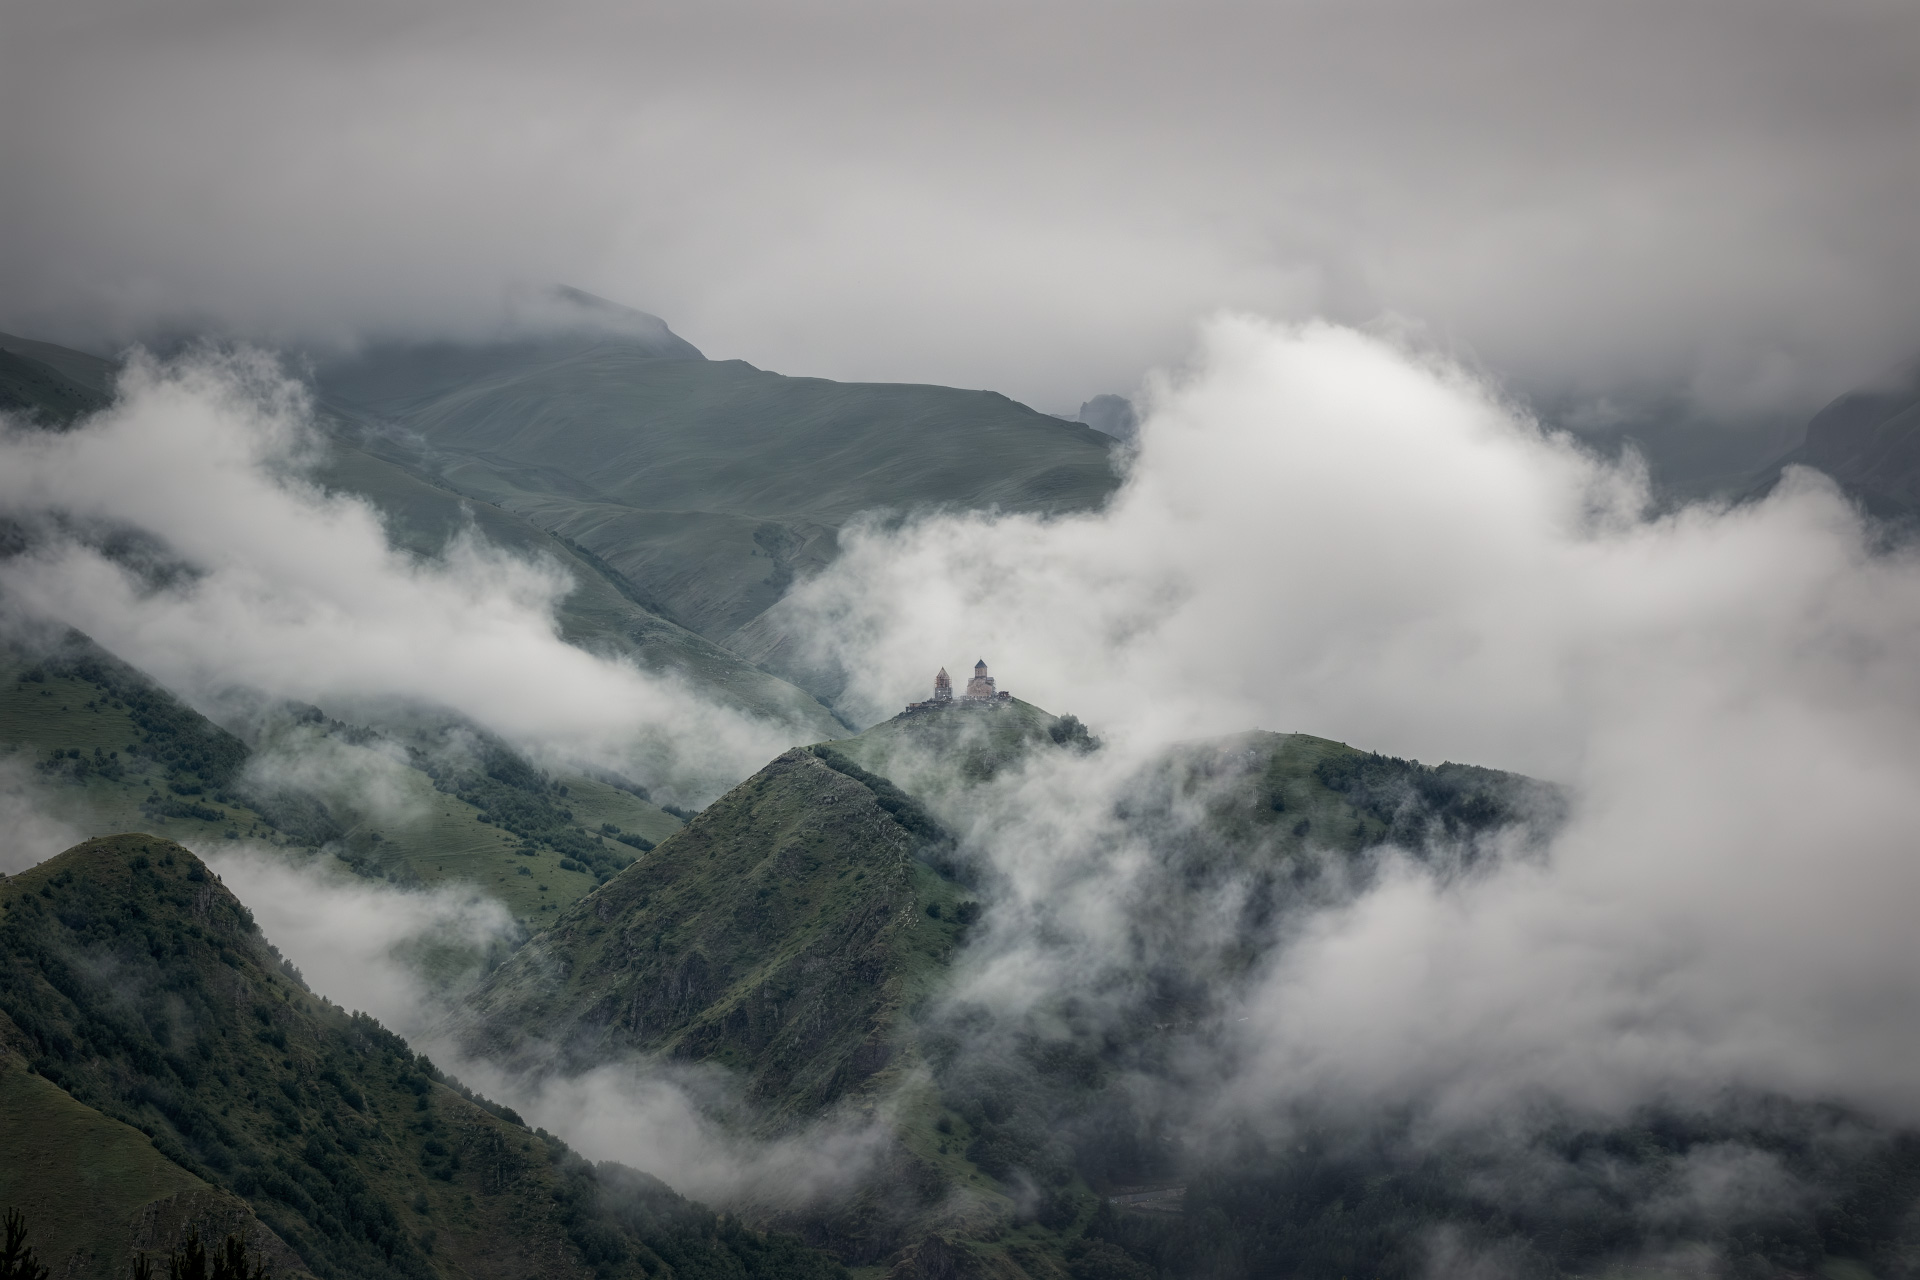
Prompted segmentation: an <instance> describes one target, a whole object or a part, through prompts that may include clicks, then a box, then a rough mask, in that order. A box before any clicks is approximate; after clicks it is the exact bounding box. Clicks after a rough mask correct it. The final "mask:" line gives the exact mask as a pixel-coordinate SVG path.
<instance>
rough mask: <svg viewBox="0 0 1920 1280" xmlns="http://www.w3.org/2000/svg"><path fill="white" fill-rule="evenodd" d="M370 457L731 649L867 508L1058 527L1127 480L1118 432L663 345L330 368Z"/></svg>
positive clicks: (332, 398)
mask: <svg viewBox="0 0 1920 1280" xmlns="http://www.w3.org/2000/svg"><path fill="white" fill-rule="evenodd" d="M319 387H320V390H321V393H322V397H323V400H324V402H325V403H326V404H327V405H328V406H329V408H331V409H333V410H334V411H336V412H338V413H340V414H341V415H342V416H343V417H346V418H348V419H351V420H353V421H356V422H358V423H360V424H362V425H363V427H365V428H368V429H369V435H368V440H369V445H368V447H369V448H378V449H379V450H380V451H381V453H382V455H383V456H385V457H388V458H390V459H393V460H397V461H402V462H404V463H406V464H407V465H408V466H410V467H414V468H417V469H419V470H420V471H422V472H423V473H425V474H429V475H431V476H433V477H434V478H435V479H436V480H437V481H441V482H444V483H446V484H448V485H450V486H451V487H453V488H455V489H457V490H459V491H460V492H462V493H466V494H470V495H472V496H474V497H477V498H480V499H483V500H485V501H488V502H491V503H494V504H496V505H498V506H500V507H502V508H504V509H506V510H508V511H510V512H513V513H515V514H518V515H523V516H525V517H527V518H528V519H531V520H532V521H534V522H535V523H536V524H538V525H539V526H540V527H541V528H543V529H546V530H549V531H551V532H552V533H554V534H556V535H558V536H560V537H562V538H564V539H565V540H566V541H567V542H568V543H569V544H570V545H572V546H575V547H578V548H580V549H581V550H583V551H584V552H586V553H589V554H591V555H593V556H594V557H596V558H597V561H598V562H600V563H604V564H606V565H608V566H610V568H611V569H612V570H614V571H615V572H617V573H618V574H619V575H620V576H621V577H622V578H623V579H624V580H625V581H626V583H627V584H628V585H629V586H630V587H631V589H632V590H633V591H634V592H635V593H636V595H637V596H638V597H639V598H640V599H642V600H644V601H646V602H647V604H648V606H649V607H650V608H657V610H658V611H661V612H663V613H664V614H665V615H666V616H667V617H669V618H670V619H671V620H673V621H675V622H678V623H681V624H683V625H685V626H686V627H688V628H690V629H692V630H694V631H696V632H698V633H700V634H701V635H704V636H706V637H708V638H709V639H712V640H715V641H719V642H721V643H728V642H729V637H733V636H735V635H736V633H738V632H739V631H740V629H741V628H742V627H744V626H746V625H747V624H749V623H750V622H751V621H752V620H753V619H754V618H755V617H756V616H758V615H759V614H760V613H762V612H763V611H764V610H765V609H766V608H767V607H768V606H769V605H770V604H772V603H773V601H774V600H776V599H777V598H778V597H779V595H780V593H781V592H782V591H783V590H784V589H785V587H786V585H787V584H788V583H789V582H790V581H792V580H793V579H794V578H795V577H796V576H798V575H804V574H805V573H807V572H809V571H810V570H811V569H813V568H814V567H817V566H818V565H820V564H823V563H825V562H826V561H827V560H829V559H831V558H832V556H833V555H834V554H835V544H834V539H835V536H836V534H837V532H838V530H839V528H840V527H841V526H842V525H843V524H844V523H845V521H846V520H847V519H848V518H849V517H850V516H852V515H853V514H855V513H856V512H860V511H867V510H874V509H883V508H884V509H892V510H905V509H910V508H914V507H921V506H929V505H934V506H938V505H955V506H965V507H983V506H991V505H997V506H1000V507H1002V508H1004V509H1008V510H1022V511H1057V510H1072V509H1083V508H1086V507H1090V506H1094V505H1097V504H1098V503H1099V502H1100V501H1102V500H1103V499H1104V498H1105V497H1106V495H1107V494H1108V493H1110V492H1111V491H1112V489H1113V487H1114V484H1115V477H1114V474H1113V471H1112V468H1111V466H1110V465H1109V461H1108V451H1109V448H1110V445H1111V441H1109V440H1108V439H1107V438H1106V437H1104V436H1101V435H1100V434H1099V433H1097V432H1095V431H1093V430H1091V429H1089V428H1086V427H1083V426H1079V425H1077V424H1070V423H1064V422H1061V421H1060V420H1058V419H1056V418H1051V417H1048V416H1047V415H1044V414H1039V413H1035V412H1034V411H1032V410H1030V409H1027V408H1025V407H1024V406H1022V405H1018V404H1015V403H1014V402H1013V401H1010V400H1008V399H1006V398H1005V397H1003V396H998V395H994V394H992V393H990V392H976V391H959V390H954V389H952V388H946V387H930V386H909V385H883V384H868V383H834V382H828V381H824V380H821V379H815V378H788V377H783V376H781V375H779V374H774V373H768V372H766V371H763V370H760V369H755V368H753V367H752V366H751V365H748V364H745V363H743V362H741V361H708V360H699V359H691V358H663V357H662V356H660V355H659V354H658V353H657V351H656V350H655V349H654V348H652V347H649V346H648V345H646V344H637V343H634V342H630V341H627V340H625V339H620V338H603V339H599V340H594V339H592V338H590V337H575V338H572V339H569V340H567V341H554V342H549V343H545V344H533V345H529V344H501V345H497V346H492V347H475V348H468V349H465V350H464V351H462V350H459V349H449V348H404V347H387V348H376V349H373V350H370V351H368V352H366V353H363V354H362V355H361V356H359V357H357V358H356V359H355V360H353V361H348V362H341V363H336V364H332V365H328V366H323V367H322V368H321V370H320V372H319Z"/></svg>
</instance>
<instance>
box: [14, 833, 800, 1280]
mask: <svg viewBox="0 0 1920 1280" xmlns="http://www.w3.org/2000/svg"><path fill="white" fill-rule="evenodd" d="M0 1014H4V1016H5V1018H6V1019H8V1020H9V1026H8V1031H9V1039H10V1048H11V1049H12V1051H13V1052H14V1054H15V1055H16V1056H17V1057H18V1058H24V1059H26V1061H27V1062H28V1063H29V1065H30V1068H31V1071H32V1073H33V1076H32V1078H28V1077H27V1076H26V1075H25V1074H24V1073H23V1072H20V1070H19V1068H18V1065H17V1063H15V1064H14V1065H12V1066H11V1067H10V1068H9V1069H8V1072H7V1074H6V1075H5V1076H0V1089H4V1094H3V1095H0V1096H4V1097H5V1099H6V1100H7V1102H8V1109H7V1111H6V1112H5V1113H4V1115H5V1119H6V1123H5V1124H0V1169H6V1170H20V1169H26V1168H33V1167H38V1166H39V1165H41V1164H43V1163H45V1159H46V1151H47V1147H48V1142H49V1138H50V1137H51V1139H52V1140H53V1141H54V1142H57V1143H58V1144H59V1145H60V1147H61V1148H64V1149H65V1150H66V1151H67V1152H68V1154H69V1155H71V1156H73V1157H74V1158H75V1159H76V1160H77V1161H78V1162H79V1166H80V1167H79V1171H78V1172H77V1173H74V1174H72V1175H71V1177H77V1178H78V1179H80V1180H81V1181H83V1182H91V1183H92V1184H93V1186H94V1188H95V1189H94V1190H92V1191H90V1192H89V1193H88V1194H87V1195H86V1196H76V1197H73V1198H65V1199H61V1200H58V1201H56V1202H53V1203H52V1204H51V1205H48V1204H47V1202H46V1197H44V1196H42V1197H41V1198H40V1201H39V1203H38V1204H37V1205H36V1207H37V1208H38V1209H39V1212H38V1213H37V1215H36V1224H37V1230H38V1231H39V1233H40V1235H39V1238H40V1239H43V1240H46V1241H48V1242H50V1244H49V1248H54V1249H60V1248H65V1247H66V1246H65V1242H66V1241H69V1240H72V1239H79V1238H90V1239H92V1240H93V1241H95V1242H97V1243H96V1245H95V1248H96V1251H97V1253H98V1255H99V1257H100V1258H101V1259H104V1260H107V1261H110V1262H111V1263H112V1265H114V1266H115V1267H118V1266H121V1265H123V1264H124V1263H125V1261H126V1249H127V1248H130V1247H131V1245H130V1243H123V1242H128V1241H130V1237H129V1235H128V1232H127V1221H126V1213H125V1209H126V1207H127V1206H128V1205H129V1204H134V1205H136V1206H137V1205H139V1204H151V1203H153V1202H154V1201H156V1200H162V1199H165V1198H167V1197H177V1196H180V1195H189V1196H191V1195H196V1194H198V1195H201V1196H203V1197H205V1196H207V1195H208V1194H209V1193H206V1192H201V1191H198V1190H197V1189H198V1188H199V1187H200V1186H201V1185H202V1184H206V1185H208V1186H210V1187H212V1188H216V1189H217V1193H214V1194H213V1198H214V1199H219V1200H221V1202H222V1203H225V1204H233V1202H234V1199H235V1198H237V1199H238V1200H239V1201H244V1202H245V1204H246V1205H247V1206H250V1207H251V1210H252V1212H253V1213H254V1214H256V1215H257V1216H258V1218H259V1221H260V1222H261V1223H263V1224H264V1225H265V1226H266V1227H267V1228H269V1229H270V1230H271V1231H272V1232H273V1233H274V1234H275V1235H276V1236H277V1237H278V1238H279V1239H281V1240H283V1241H285V1242H286V1243H287V1245H288V1246H290V1247H291V1248H292V1249H293V1250H294V1251H295V1252H296V1253H297V1254H298V1255H299V1258H300V1259H301V1260H302V1261H303V1262H304V1263H305V1265H306V1266H307V1267H309V1268H311V1269H312V1271H313V1272H314V1273H315V1274H316V1275H319V1276H323V1277H334V1276H340V1277H347V1276H352V1277H368V1278H371V1277H380V1276H412V1277H428V1276H447V1277H454V1276H461V1277H466V1276H474V1277H499V1278H500V1280H523V1278H524V1277H526V1276H529V1275H538V1276H542V1277H568V1276H578V1277H581V1278H582V1280H585V1278H586V1277H589V1276H598V1277H602V1278H610V1277H629V1276H630V1277H640V1276H649V1277H660V1276H689V1277H691V1276H702V1277H704V1276H729V1277H762V1276H764V1277H769V1278H771V1277H810V1276H820V1277H826V1276H831V1275H834V1274H836V1273H837V1268H836V1267H835V1266H834V1265H833V1264H832V1263H831V1262H830V1261H829V1260H826V1259H824V1258H822V1257H821V1256H820V1255H818V1254H815V1253H812V1252H811V1251H809V1250H807V1249H805V1248H803V1247H801V1246H800V1245H799V1244H798V1243H797V1242H795V1241H792V1240H788V1239H784V1238H781V1237H777V1236H775V1237H769V1236H764V1235H761V1234H759V1233H756V1232H753V1231H749V1230H747V1229H745V1228H744V1227H742V1226H740V1225H739V1224H737V1223H735V1222H733V1221H732V1220H730V1219H726V1218H716V1217H715V1216H714V1215H712V1214H710V1213H708V1212H706V1211H705V1210H703V1209H701V1208H700V1207H699V1206H697V1205H693V1204H689V1203H688V1202H687V1201H685V1200H682V1199H681V1198H680V1197H678V1196H676V1195H674V1194H673V1193H672V1192H671V1191H669V1190H668V1189H667V1188H666V1187H664V1186H663V1185H661V1184H660V1183H658V1182H657V1181H655V1180H653V1179H650V1178H647V1177H645V1176H644V1175H640V1174H637V1173H634V1172H632V1171H631V1170H623V1169H620V1168H618V1167H617V1166H610V1165H601V1166H599V1167H597V1168H596V1167H594V1166H592V1165H589V1164H588V1163H587V1162H585V1161H583V1160H581V1159H579V1158H578V1157H577V1156H574V1155H573V1154H572V1153H571V1152H570V1151H569V1150H568V1149H567V1148H566V1147H565V1145H564V1144H562V1143H561V1142H560V1141H559V1140H558V1139H556V1138H552V1137H550V1136H549V1135H546V1134H544V1133H532V1132H529V1131H528V1130H527V1129H526V1128H525V1127H524V1126H522V1125H521V1124H520V1123H519V1122H518V1119H517V1117H515V1116H514V1115H513V1113H511V1112H510V1111H506V1110H505V1109H503V1108H500V1107H497V1106H494V1105H492V1104H490V1103H487V1102H485V1101H484V1100H482V1099H479V1098H476V1097H474V1096H473V1095H472V1094H471V1093H469V1092H468V1091H467V1090H465V1089H463V1088H462V1087H460V1086H459V1084H458V1083H457V1082H455V1081H452V1080H450V1079H448V1078H447V1077H445V1076H443V1075H442V1074H441V1073H439V1072H438V1071H436V1070H435V1069H434V1067H433V1065H432V1064H431V1063H430V1062H428V1061H427V1060H426V1059H425V1058H424V1057H420V1056H417V1055H415V1054H413V1053H412V1052H411V1051H410V1050H409V1048H408V1047H407V1045H406V1044H405V1042H403V1041H402V1040H401V1039H400V1038H399V1037H397V1036H395V1035H393V1034H391V1033H390V1032H387V1031H386V1030H384V1029H383V1028H381V1027H380V1025H379V1024H378V1023H376V1022H374V1021H373V1020H372V1019H371V1018H368V1017H366V1016H365V1015H363V1014H349V1013H348V1012H346V1011H345V1010H342V1009H339V1008H337V1007H335V1006H332V1005H330V1004H328V1003H327V1002H326V1001H325V1000H324V999H321V998H319V997H316V996H314V995H313V994H312V993H311V992H309V991H308V990H307V989H306V987H305V986H304V984H302V982H301V981H300V978H299V975H298V974H297V973H296V972H294V971H293V970H292V968H291V966H289V965H287V964H286V963H285V962H283V961H281V960H280V959H279V957H278V955H277V953H275V952H274V950H273V948H272V947H271V946H270V945H269V944H268V943H267V941H266V940H265V939H264V938H262V937H261V936H260V935H259V932H258V931H257V929H256V928H255V927H254V924H253V918H252V916H251V914H250V913H249V912H248V911H247V909H246V908H245V907H244V906H243V905H242V904H241V903H239V902H238V901H237V900H235V899H234V898H233V897H232V895H231V894H229V893H228V892H227V891H226V890H225V889H224V888H222V887H221V885H220V884H219V882H218V879H217V878H216V877H215V876H214V875H213V873H212V872H211V871H209V870H208V869H207V868H206V867H205V866H204V865H203V864H202V863H200V861H199V860H198V859H196V858H195V857H194V856H193V855H192V854H191V853H189V852H188V851H187V850H186V849H184V848H182V847H180V846H178V845H176V844H173V843H171V842H169V841H165V840H159V839H156V838H154V837H150V836H144V835H128V836H116V837H110V838H107V839H102V840H94V841H89V842H88V843H86V844H84V845H81V846H79V847H77V848H74V849H71V850H69V851H67V852H66V853H63V854H61V855H60V856H58V857H56V858H53V859H50V860H48V861H46V862H44V863H42V864H40V865H39V866H37V867H34V868H33V869H31V870H29V871H27V872H24V873H22V874H20V875H17V876H14V877H11V878H9V879H6V880H4V881H0ZM51 1086H57V1087H58V1089H60V1090H62V1091H64V1096H65V1097H66V1098H67V1101H66V1102H62V1101H61V1100H60V1099H59V1098H56V1097H54V1096H53V1094H51V1093H49V1092H48V1089H49V1088H50V1087H51ZM102 1118H104V1120H105V1121H106V1122H108V1123H107V1124H106V1125H105V1126H103V1123H102ZM111 1122H118V1123H119V1124H120V1125H121V1126H126V1127H130V1128H131V1129H133V1130H138V1131H139V1133H141V1134H143V1135H145V1136H146V1138H147V1139H148V1142H149V1144H150V1150H151V1152H152V1153H157V1154H158V1155H159V1156H161V1157H164V1159H165V1160H166V1161H167V1162H169V1164H170V1166H172V1168H171V1169H168V1168H163V1167H161V1166H159V1165H156V1164H155V1163H154V1162H153V1161H152V1160H151V1159H149V1158H148V1157H147V1155H145V1154H142V1153H141V1152H140V1151H139V1148H138V1147H137V1144H133V1143H131V1140H130V1139H129V1138H128V1137H127V1136H126V1132H125V1129H123V1128H112V1127H111ZM89 1150H91V1151H93V1152H96V1153H97V1154H98V1156H99V1159H98V1160H97V1161H94V1160H93V1159H91V1158H90V1157H88V1155H87V1154H86V1153H87V1152H88V1151H89ZM62 1158H65V1157H59V1158H56V1161H55V1165H54V1166H49V1167H53V1168H54V1169H55V1172H56V1173H57V1172H58V1169H57V1167H56V1166H57V1165H58V1163H59V1159H62ZM6 1176H7V1177H17V1176H18V1175H17V1174H14V1173H9V1174H8V1175H6ZM222 1195H224V1199H222ZM236 1208H237V1206H236ZM96 1215H97V1216H96ZM176 1216H177V1215H176Z"/></svg>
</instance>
